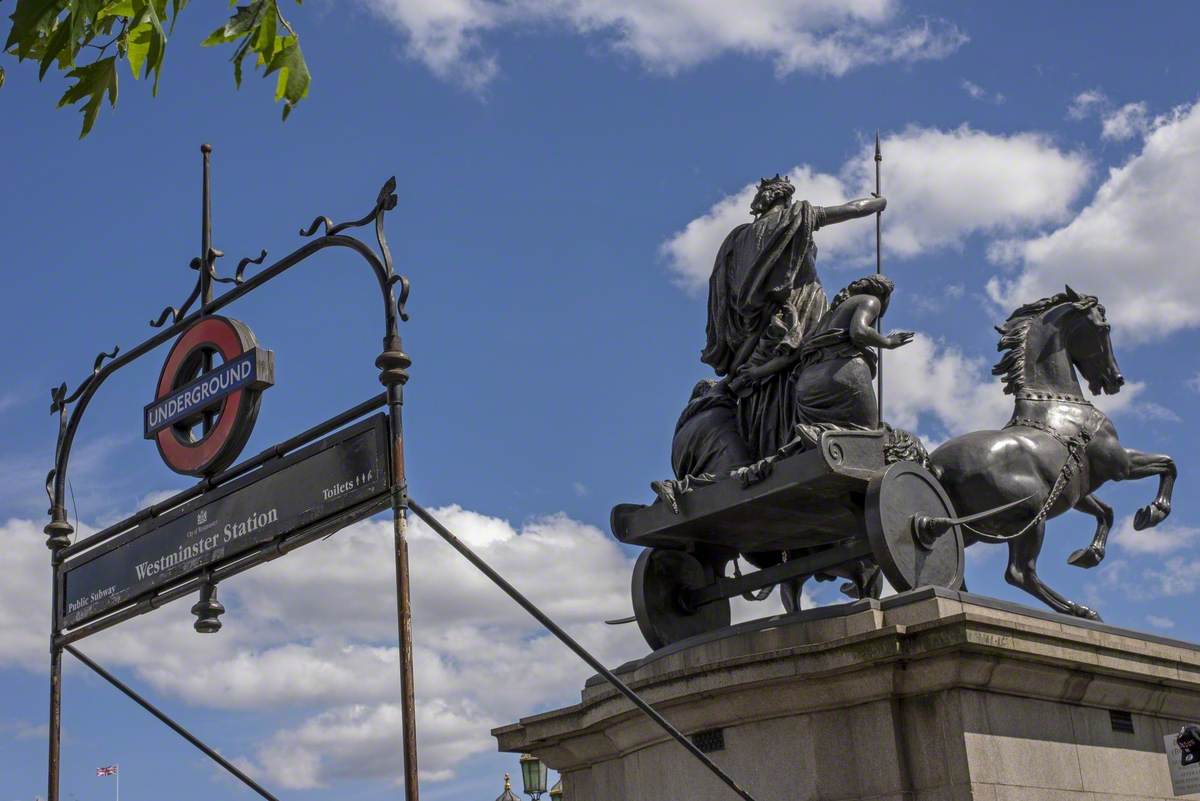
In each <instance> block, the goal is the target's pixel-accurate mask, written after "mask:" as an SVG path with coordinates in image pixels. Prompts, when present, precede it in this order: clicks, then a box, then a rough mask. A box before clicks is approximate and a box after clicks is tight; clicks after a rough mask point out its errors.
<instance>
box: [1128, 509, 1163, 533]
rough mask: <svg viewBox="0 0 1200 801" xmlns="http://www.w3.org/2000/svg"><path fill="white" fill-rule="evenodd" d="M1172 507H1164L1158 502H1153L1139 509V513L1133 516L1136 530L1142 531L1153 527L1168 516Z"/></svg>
mask: <svg viewBox="0 0 1200 801" xmlns="http://www.w3.org/2000/svg"><path fill="white" fill-rule="evenodd" d="M1169 511H1170V508H1169V507H1168V508H1167V509H1165V510H1164V509H1163V508H1162V507H1161V506H1159V505H1158V504H1156V503H1151V504H1147V505H1145V506H1143V507H1142V508H1141V509H1138V510H1137V514H1136V515H1134V516H1133V528H1134V530H1136V531H1141V530H1143V529H1147V528H1153V527H1154V526H1157V525H1158V524H1159V523H1161V522H1162V521H1163V520H1165V519H1166V518H1167V513H1168V512H1169Z"/></svg>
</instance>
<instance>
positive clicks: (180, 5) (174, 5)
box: [171, 0, 188, 33]
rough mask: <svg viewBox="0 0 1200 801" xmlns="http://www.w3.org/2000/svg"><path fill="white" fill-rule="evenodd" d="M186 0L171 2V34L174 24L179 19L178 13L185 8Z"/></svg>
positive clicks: (173, 30) (172, 0) (173, 0)
mask: <svg viewBox="0 0 1200 801" xmlns="http://www.w3.org/2000/svg"><path fill="white" fill-rule="evenodd" d="M187 4H188V0H171V33H174V32H175V22H176V21H177V20H178V19H179V12H180V11H183V10H184V9H185V8H187Z"/></svg>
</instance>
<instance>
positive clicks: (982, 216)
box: [662, 125, 1091, 291]
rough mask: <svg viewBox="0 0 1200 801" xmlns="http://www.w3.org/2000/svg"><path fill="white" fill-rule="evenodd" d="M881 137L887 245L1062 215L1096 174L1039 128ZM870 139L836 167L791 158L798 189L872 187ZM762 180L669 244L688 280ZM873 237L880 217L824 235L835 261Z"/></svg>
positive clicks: (924, 248)
mask: <svg viewBox="0 0 1200 801" xmlns="http://www.w3.org/2000/svg"><path fill="white" fill-rule="evenodd" d="M882 146H883V151H884V159H885V164H886V165H887V166H886V170H887V172H886V175H887V182H886V184H885V188H884V194H885V195H886V196H887V198H888V209H887V211H886V212H884V237H883V239H884V247H885V249H886V250H887V251H888V252H889V253H890V254H891V255H893V256H897V257H900V258H912V257H915V256H918V255H920V254H922V253H926V252H929V251H934V250H937V249H941V248H946V247H956V246H959V245H960V244H961V243H962V242H963V241H964V239H965V238H966V237H968V236H970V235H972V234H979V233H988V234H1005V233H1009V234H1011V233H1014V232H1019V231H1029V230H1031V229H1036V228H1037V227H1039V226H1042V225H1046V224H1050V223H1057V222H1062V221H1064V220H1066V219H1067V218H1068V217H1069V214H1070V210H1071V204H1072V203H1073V202H1074V201H1075V199H1076V198H1077V197H1078V196H1079V193H1080V192H1081V191H1082V190H1083V188H1084V186H1085V185H1086V183H1087V180H1088V177H1089V176H1090V174H1091V169H1090V166H1089V164H1088V161H1087V159H1086V158H1085V157H1084V156H1083V155H1081V154H1079V153H1072V152H1067V151H1064V150H1061V149H1060V148H1058V147H1057V146H1055V145H1054V143H1053V142H1051V141H1050V140H1049V139H1048V138H1047V137H1045V136H1043V135H1041V134H1036V133H1016V134H1010V135H1004V134H991V133H987V132H985V131H977V130H975V129H973V128H971V127H970V126H967V125H962V126H960V127H958V128H954V129H949V130H942V129H936V128H921V127H917V126H910V127H909V128H907V129H905V130H903V131H901V132H900V133H897V134H891V135H889V136H887V137H885V138H884V140H883V143H882ZM872 148H873V144H872V143H866V142H864V146H863V150H862V151H861V152H860V154H859V155H858V156H856V157H854V158H852V159H850V160H848V161H847V162H846V163H845V164H844V165H843V167H842V168H841V170H840V171H839V172H838V174H836V175H832V174H829V173H822V172H818V171H816V170H814V169H813V168H812V167H810V166H808V165H800V166H797V167H794V168H792V170H791V171H790V172H789V173H788V174H789V175H790V176H791V178H792V182H793V183H794V184H795V185H796V197H797V198H805V199H807V200H810V201H812V202H813V203H815V204H817V205H830V204H836V203H840V202H842V201H845V200H849V199H851V198H854V197H862V196H865V195H867V194H869V193H870V192H871V190H872V189H873V188H874V180H875V179H874V169H875V165H874V161H873V159H872ZM768 169H769V168H768ZM754 188H755V185H754V184H747V185H746V186H744V187H742V188H741V189H739V190H738V191H737V192H735V193H733V194H731V195H729V196H727V197H725V198H722V199H721V200H719V201H718V202H717V203H715V204H714V205H713V206H712V207H711V208H710V209H709V210H708V212H706V213H705V214H704V215H702V216H700V217H698V218H696V219H694V220H692V221H691V222H689V223H688V224H687V225H686V226H684V228H683V229H682V230H680V231H679V232H678V233H676V234H675V235H674V236H672V237H671V238H670V239H669V240H668V241H667V242H665V243H664V244H663V246H662V254H663V256H664V257H665V259H666V261H667V264H668V266H669V268H670V269H671V271H672V273H673V274H674V276H675V278H676V280H677V281H678V282H679V283H680V284H681V285H682V286H684V287H685V288H687V289H690V290H693V291H695V290H699V289H700V288H702V287H704V286H705V285H706V283H707V281H708V276H709V274H710V273H711V272H712V265H713V259H714V258H715V257H716V253H717V249H718V248H719V247H720V244H721V241H722V240H723V239H724V237H725V236H726V235H727V234H728V233H729V231H730V230H731V229H732V228H733V227H734V226H735V225H738V224H740V223H743V222H748V221H749V220H750V213H749V207H750V199H751V198H752V197H753V196H754ZM981 188H984V190H983V191H981ZM873 243H874V231H873V230H872V226H870V225H864V224H854V223H846V224H842V225H837V226H832V227H830V228H827V229H825V230H823V231H821V233H820V235H819V238H818V244H819V246H820V248H821V253H822V257H823V258H824V259H826V260H832V262H834V263H837V262H843V263H849V264H862V263H865V262H867V261H869V260H870V258H871V254H872V249H873V247H874V244H873ZM827 263H828V261H827Z"/></svg>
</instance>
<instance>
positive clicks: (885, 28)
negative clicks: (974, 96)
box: [362, 0, 967, 89]
mask: <svg viewBox="0 0 1200 801" xmlns="http://www.w3.org/2000/svg"><path fill="white" fill-rule="evenodd" d="M362 2H363V4H364V5H365V6H366V7H367V8H369V9H371V10H372V11H373V12H375V13H376V14H378V15H379V16H380V17H382V18H383V19H384V20H386V21H387V22H388V23H389V24H390V25H392V26H393V27H394V28H396V29H397V30H398V31H399V32H400V33H401V34H402V36H403V37H404V40H405V45H406V48H407V51H408V54H409V56H410V57H412V58H415V59H417V60H419V61H421V62H422V63H424V64H425V65H426V66H428V67H429V69H430V70H432V71H433V72H434V73H435V74H436V75H438V76H440V77H442V78H447V79H451V80H455V81H457V82H459V83H461V84H463V85H465V86H467V87H469V88H473V89H479V88H481V87H483V86H485V85H486V84H487V83H488V82H489V81H490V80H492V78H494V77H495V75H496V73H497V71H498V64H497V60H496V56H495V55H494V53H492V52H490V51H489V50H488V48H487V45H486V43H485V41H484V39H485V36H486V35H487V34H489V33H493V32H495V31H498V30H500V29H503V28H510V29H511V28H516V29H520V28H528V27H530V26H537V25H541V26H546V27H550V28H560V29H566V30H569V31H572V32H574V33H576V34H579V35H599V36H601V37H603V38H605V39H606V40H608V41H609V42H610V43H611V45H612V47H613V48H614V49H615V50H617V51H618V52H623V53H627V54H629V55H631V56H633V57H634V58H636V59H637V60H638V61H640V62H641V63H642V64H644V65H645V66H646V67H647V68H649V69H651V70H654V71H657V72H662V73H666V74H672V73H675V72H678V71H679V70H683V69H687V68H689V67H693V66H695V65H697V64H700V63H702V62H704V61H708V60H711V59H714V58H717V57H719V56H721V55H724V54H727V53H736V54H743V55H750V56H755V57H759V58H766V59H769V60H771V61H772V62H773V63H774V65H775V69H776V71H777V72H778V73H779V74H787V73H791V72H795V71H809V72H818V73H825V74H830V75H835V76H836V75H843V74H845V73H846V72H849V71H850V70H852V69H855V68H857V67H862V66H866V65H870V64H883V63H909V62H914V61H922V60H929V59H941V58H945V57H946V56H948V55H950V54H951V53H953V52H954V51H955V50H957V49H958V48H959V47H961V46H962V45H963V44H964V43H966V41H967V36H966V34H964V33H963V32H962V31H961V30H959V29H958V28H957V27H956V26H955V25H954V24H952V23H950V22H947V21H945V20H941V19H928V18H926V19H923V20H921V21H919V22H917V23H913V24H910V23H905V22H904V21H902V20H900V19H899V16H900V13H899V3H897V2H895V0H855V1H854V2H851V3H846V2H841V0H743V1H742V2H739V3H728V2H725V1H724V0H362Z"/></svg>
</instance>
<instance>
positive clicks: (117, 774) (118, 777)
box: [116, 762, 121, 801]
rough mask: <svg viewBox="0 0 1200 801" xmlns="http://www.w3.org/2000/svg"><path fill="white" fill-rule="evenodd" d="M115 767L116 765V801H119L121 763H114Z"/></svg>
mask: <svg viewBox="0 0 1200 801" xmlns="http://www.w3.org/2000/svg"><path fill="white" fill-rule="evenodd" d="M116 765H117V773H116V777H117V801H121V763H120V762H118V763H116Z"/></svg>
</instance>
